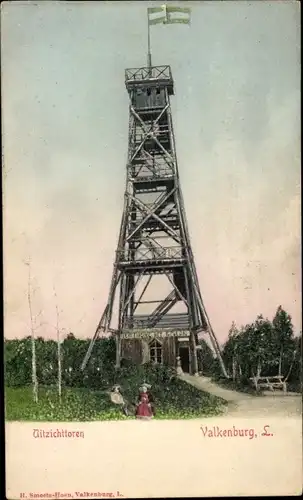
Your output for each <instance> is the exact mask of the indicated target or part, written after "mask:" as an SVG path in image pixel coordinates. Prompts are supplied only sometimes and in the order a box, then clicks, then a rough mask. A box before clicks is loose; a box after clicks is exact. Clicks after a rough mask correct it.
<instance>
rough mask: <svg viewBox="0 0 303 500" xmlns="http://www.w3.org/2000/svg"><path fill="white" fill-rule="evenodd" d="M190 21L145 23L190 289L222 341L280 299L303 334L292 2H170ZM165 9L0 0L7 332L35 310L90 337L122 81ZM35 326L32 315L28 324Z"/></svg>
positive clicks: (117, 206) (110, 239) (114, 190)
mask: <svg viewBox="0 0 303 500" xmlns="http://www.w3.org/2000/svg"><path fill="white" fill-rule="evenodd" d="M185 3H186V4H188V5H190V6H191V7H192V23H191V25H190V26H183V25H173V26H154V27H152V28H151V37H152V54H153V63H154V64H170V65H171V68H172V72H173V77H174V80H175V96H174V97H173V98H172V110H173V119H174V128H175V135H176V143H177V154H178V162H179V171H180V178H181V182H182V189H183V195H184V199H185V204H186V212H187V218H188V222H189V230H190V234H191V240H192V244H193V251H194V255H195V258H196V265H197V271H198V276H199V280H200V287H201V291H202V295H203V297H204V301H205V305H206V308H207V310H208V314H209V316H210V319H211V322H212V324H213V327H214V330H215V331H216V333H217V336H218V338H219V339H220V340H224V339H225V338H226V335H227V333H228V329H229V327H230V324H231V322H232V321H233V320H234V321H235V322H236V323H237V324H238V325H241V324H243V323H244V324H245V323H247V322H250V321H252V320H254V319H255V317H256V315H257V314H259V313H263V314H264V315H265V316H269V317H272V316H273V314H274V312H275V309H276V308H277V306H278V305H279V304H282V306H284V307H285V308H286V309H287V310H288V311H289V312H290V314H291V315H292V317H293V321H294V323H295V326H296V329H297V330H298V329H299V328H300V316H301V314H300V293H301V282H300V275H301V272H300V210H301V206H300V121H299V120H300V115H299V109H300V75H299V71H300V66H299V61H300V59H299V40H300V33H299V7H298V3H297V2H292V1H287V2H279V1H278V2H272V3H271V2H258V1H254V2H244V1H243V2H242V1H241V2H189V1H188V2H183V3H179V2H174V4H178V5H179V4H180V5H184V4H185ZM157 4H161V2H153V3H149V2H146V3H141V2H119V3H115V2H93V3H90V2H82V3H81V2H73V3H72V2H69V3H66V4H65V3H64V2H60V3H55V2H49V3H48V2H35V3H33V4H31V3H26V4H22V2H12V3H3V4H2V12H1V16H2V30H1V31H2V33H1V37H2V54H1V55H2V97H3V100H2V106H3V129H2V135H3V144H4V146H3V153H4V163H5V164H4V272H5V307H6V331H5V335H6V336H7V337H14V336H23V335H24V334H27V333H28V326H29V322H28V307H27V299H26V288H27V268H26V266H25V265H24V260H25V259H27V258H28V256H29V255H30V256H31V262H32V264H31V268H32V274H33V286H34V287H35V288H36V292H35V294H34V299H33V303H34V308H35V311H36V313H38V312H40V311H41V318H42V319H43V322H45V323H46V325H44V326H42V327H41V329H40V330H39V334H41V335H48V336H52V335H54V331H53V328H52V326H49V325H53V324H54V323H55V301H54V298H53V286H55V288H56V291H57V295H58V301H59V306H60V310H61V311H62V312H61V315H60V321H61V325H62V328H66V330H68V331H69V330H70V331H73V332H74V333H75V334H76V335H79V336H85V337H86V336H90V335H91V334H92V333H93V331H94V328H95V326H96V324H97V323H98V321H99V317H100V315H101V313H102V311H103V308H104V306H105V303H106V300H107V294H108V288H109V281H110V278H111V272H112V263H113V259H114V252H115V248H116V243H117V236H118V230H119V224H120V219H121V211H122V204H123V191H124V185H125V163H126V157H127V140H128V138H127V133H128V97H127V93H126V89H125V86H124V70H125V69H126V68H128V67H136V66H141V65H144V64H145V61H146V42H147V28H146V8H147V6H154V5H157ZM39 321H40V319H39Z"/></svg>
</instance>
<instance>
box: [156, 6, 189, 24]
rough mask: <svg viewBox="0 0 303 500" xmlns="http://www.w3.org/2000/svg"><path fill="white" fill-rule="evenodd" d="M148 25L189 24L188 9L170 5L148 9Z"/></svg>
mask: <svg viewBox="0 0 303 500" xmlns="http://www.w3.org/2000/svg"><path fill="white" fill-rule="evenodd" d="M147 13H148V24H149V25H153V24H190V8H189V7H173V6H172V5H161V6H159V7H149V8H148V9H147Z"/></svg>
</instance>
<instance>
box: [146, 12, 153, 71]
mask: <svg viewBox="0 0 303 500" xmlns="http://www.w3.org/2000/svg"><path fill="white" fill-rule="evenodd" d="M146 12H147V66H148V67H149V68H151V66H152V60H151V49H150V25H149V16H148V9H147V11H146Z"/></svg>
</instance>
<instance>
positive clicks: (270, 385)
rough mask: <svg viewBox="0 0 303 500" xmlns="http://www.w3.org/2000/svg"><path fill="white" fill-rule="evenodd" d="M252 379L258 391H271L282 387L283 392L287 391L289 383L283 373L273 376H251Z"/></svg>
mask: <svg viewBox="0 0 303 500" xmlns="http://www.w3.org/2000/svg"><path fill="white" fill-rule="evenodd" d="M250 380H251V381H252V383H253V385H254V386H255V389H256V391H259V390H260V389H269V390H270V391H274V390H275V389H282V390H283V392H286V391H287V385H286V382H285V381H284V377H283V376H282V375H275V376H272V377H250Z"/></svg>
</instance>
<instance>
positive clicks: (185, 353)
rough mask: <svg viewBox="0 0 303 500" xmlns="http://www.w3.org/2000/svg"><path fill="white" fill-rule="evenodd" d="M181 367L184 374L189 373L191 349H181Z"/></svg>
mask: <svg viewBox="0 0 303 500" xmlns="http://www.w3.org/2000/svg"><path fill="white" fill-rule="evenodd" d="M179 356H180V361H181V367H182V370H183V371H184V373H189V348H188V347H179Z"/></svg>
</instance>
